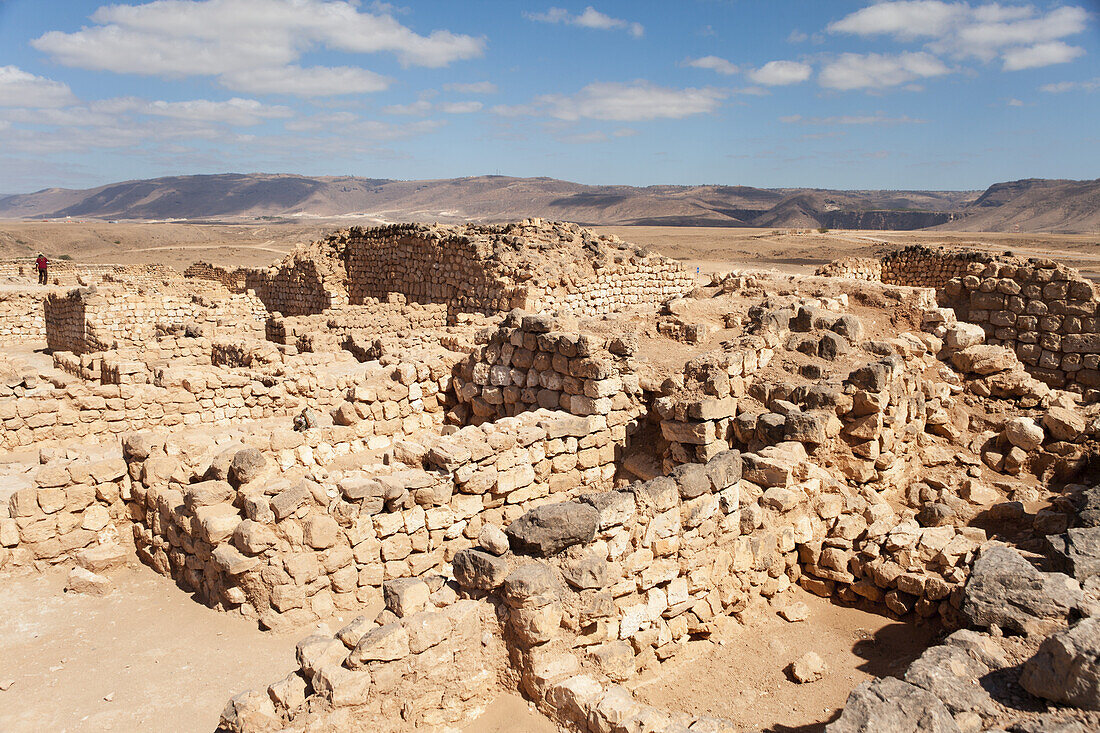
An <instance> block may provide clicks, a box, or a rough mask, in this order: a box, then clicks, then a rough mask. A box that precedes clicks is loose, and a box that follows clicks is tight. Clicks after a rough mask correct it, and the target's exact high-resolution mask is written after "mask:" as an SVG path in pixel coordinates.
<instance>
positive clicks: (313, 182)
mask: <svg viewBox="0 0 1100 733" xmlns="http://www.w3.org/2000/svg"><path fill="white" fill-rule="evenodd" d="M1098 202H1100V181H1017V182H1015V183H1002V184H996V185H994V186H992V187H990V188H989V190H987V191H986V192H984V193H981V192H978V191H831V190H821V189H764V188H752V187H748V186H647V187H635V186H589V185H584V184H579V183H571V182H569V181H561V180H557V179H553V178H510V177H506V176H477V177H472V178H453V179H441V180H424V181H395V180H388V179H374V178H354V177H329V176H325V177H307V176H297V175H269V174H234V173H227V174H220V175H207V176H174V177H169V178H156V179H152V180H143V181H126V182H123V183H112V184H109V185H106V186H100V187H98V188H92V189H87V190H72V189H60V188H50V189H45V190H43V191H38V192H36V193H29V194H18V195H13V196H3V197H0V218H5V219H13V218H18V219H58V218H65V217H72V218H81V219H101V220H114V219H119V220H122V219H126V220H143V221H148V220H165V219H171V220H190V221H204V220H205V221H211V220H240V219H257V218H263V217H270V218H277V219H287V218H296V219H298V220H308V219H311V218H335V217H348V218H356V219H374V220H378V221H439V222H463V221H488V222H492V221H508V220H515V219H522V218H526V217H528V216H541V217H546V218H551V219H564V220H569V221H576V222H580V223H582V224H604V225H609V224H619V225H625V224H642V225H660V226H752V227H768V228H780V229H789V228H808V227H813V228H816V227H822V226H824V227H828V228H846V229H848V228H850V229H922V228H927V227H933V226H940V227H942V228H947V229H964V230H979V229H985V230H988V231H1003V230H1009V229H1013V228H1015V227H1017V226H1018V227H1019V230H1020V231H1050V232H1067V233H1086V232H1090V231H1095V230H1097V229H1098V228H1100V206H1098V205H1097V204H1098Z"/></svg>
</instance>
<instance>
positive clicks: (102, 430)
mask: <svg viewBox="0 0 1100 733" xmlns="http://www.w3.org/2000/svg"><path fill="white" fill-rule="evenodd" d="M318 356H320V355H313V354H304V355H301V356H297V357H289V359H288V363H279V364H278V365H277V366H278V367H279V369H280V370H281V374H282V378H276V377H274V376H272V375H270V374H264V373H263V372H262V371H256V370H255V367H256V366H257V365H253V368H242V369H224V368H218V367H213V366H198V365H193V366H187V365H181V366H174V365H173V366H171V367H150V366H148V365H147V364H145V363H144V362H141V361H133V360H125V359H116V358H114V357H107V358H104V357H103V355H99V360H98V361H97V360H96V359H89V360H87V361H88V366H87V368H88V369H90V370H92V371H93V374H98V375H100V378H101V379H102V378H103V377H104V376H106V382H107V383H104V384H100V385H92V384H84V383H74V384H70V385H68V386H66V387H65V388H64V390H58V389H55V388H53V387H52V385H41V386H39V387H38V388H36V389H34V390H31V391H29V392H28V393H26V394H23V395H22V396H20V397H16V396H12V397H0V425H2V426H3V430H2V431H0V447H8V448H10V447H15V446H20V445H30V444H32V443H35V442H37V441H41V440H49V439H66V440H67V439H73V438H82V437H90V438H105V437H110V436H112V435H118V434H120V433H123V432H130V431H134V430H144V429H147V428H152V427H157V426H165V427H170V426H189V425H199V424H213V423H222V422H224V421H231V422H233V421H235V422H244V421H251V420H259V419H262V418H270V417H275V416H287V417H289V416H291V415H294V414H297V413H298V412H300V411H302V410H303V409H304V408H307V407H309V408H312V409H313V410H316V411H318V412H322V413H325V412H328V411H329V410H331V409H333V408H336V407H338V406H340V405H342V404H343V403H344V402H345V401H346V398H347V397H348V395H349V394H356V395H359V396H361V397H363V399H362V400H359V401H360V402H364V404H365V410H366V413H365V414H366V415H367V416H369V417H371V418H372V419H370V420H363V421H362V422H360V419H359V418H358V417H357V419H356V420H355V422H356V430H358V431H359V432H360V433H361V434H362V435H364V436H371V435H375V434H376V433H375V429H376V426H377V425H380V426H384V429H385V430H387V431H389V432H388V433H387V439H388V436H389V435H392V434H394V433H396V432H398V430H399V429H400V424H399V423H401V421H403V420H407V419H410V417H409V416H414V418H413V419H415V420H416V421H417V426H416V427H417V428H420V427H425V426H426V425H428V424H431V423H432V422H438V421H441V420H442V419H443V410H444V409H446V407H448V406H449V405H450V403H449V402H448V401H447V398H440V397H439V394H440V390H441V387H440V384H441V383H442V384H443V385H444V386H443V387H442V390H443V391H446V388H447V387H449V385H450V375H449V373H447V372H446V369H447V368H449V367H445V366H443V365H442V364H443V362H442V361H441V362H440V366H439V367H438V368H437V369H436V371H435V374H436V376H435V377H433V376H432V374H433V372H432V371H431V370H430V369H428V370H425V371H424V374H423V376H424V380H426V381H430V382H431V383H432V384H431V385H427V384H420V385H419V389H420V391H421V393H424V392H428V393H430V394H432V395H433V397H432V399H430V400H424V399H419V400H417V399H413V400H410V399H409V398H408V392H409V388H408V386H405V387H404V394H403V395H398V396H397V397H395V398H393V399H392V400H391V399H390V398H389V397H387V398H383V401H382V402H378V406H376V405H375V404H374V402H375V398H369V395H370V390H371V389H374V390H377V389H379V387H380V385H387V384H391V383H392V384H397V383H396V382H394V381H393V379H394V375H395V374H396V373H397V372H398V370H399V369H400V365H397V366H391V367H388V368H387V367H381V366H380V365H378V364H377V363H374V364H366V365H361V364H359V362H357V361H356V360H355V359H354V358H353V357H352V356H351V355H350V354H344V358H343V359H342V360H339V361H337V360H334V359H333V356H332V355H331V354H330V355H324V358H323V359H319V358H315V357H318ZM459 356H461V355H455V357H454V358H458V357H459ZM70 361H73V362H75V360H70ZM80 364H81V366H80V367H79V368H80V370H81V371H82V372H83V370H84V369H85V366H84V360H83V359H82V360H81V362H80ZM73 368H76V367H75V363H73ZM412 372H413V375H414V379H413V381H414V382H415V381H416V380H417V379H419V376H420V372H419V371H418V369H417V366H416V365H414V366H413V367H412ZM405 373H407V369H406V370H405ZM123 374H125V375H127V376H128V377H129V378H127V379H121V378H119V377H120V375H123ZM150 374H151V375H152V380H151V382H149V383H146V380H148V378H149V375H150ZM398 386H399V387H400V386H401V385H398ZM387 394H389V392H387ZM368 398H369V400H368ZM388 402H392V404H388ZM353 410H354V408H353ZM375 410H380V411H381V413H380V415H384V418H385V420H388V419H390V418H394V417H396V418H398V425H397V428H395V429H392V430H391V429H390V427H391V423H388V422H385V420H384V419H383V418H382V417H379V418H378V419H377V420H375V419H374V411H375ZM430 411H431V412H430ZM429 412H430V414H429ZM352 414H354V412H353V413H352ZM425 415H428V416H425ZM410 423H411V420H410ZM346 424H350V422H348V423H346Z"/></svg>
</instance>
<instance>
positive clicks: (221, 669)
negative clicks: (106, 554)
mask: <svg viewBox="0 0 1100 733" xmlns="http://www.w3.org/2000/svg"><path fill="white" fill-rule="evenodd" d="M65 577H66V574H65V571H64V569H61V568H58V569H54V570H51V571H50V572H47V573H44V574H42V575H33V576H24V577H17V578H8V579H5V581H4V583H3V587H4V593H2V594H0V649H3V650H4V653H3V655H0V681H4V680H14V683H13V684H12V685H11V687H10V688H9V689H8V690H7V691H6V692H0V730H4V731H8V732H9V733H17V732H20V731H28V732H30V731H59V732H60V731H92V730H97V731H135V730H142V731H150V732H152V731H165V732H168V731H212V730H214V728H215V727H216V726H217V723H218V716H219V714H220V713H221V711H222V708H223V707H224V706H225V703H226V701H227V700H228V699H229V698H230V697H231V696H232V695H234V694H235V693H237V692H239V691H241V690H243V689H246V688H248V687H261V686H265V687H266V685H267V684H269V683H271V682H274V681H275V680H277V679H279V678H280V677H282V676H283V675H286V674H287V673H288V672H290V671H291V669H292V668H293V667H294V645H295V644H296V643H297V642H298V640H299V638H301V636H302V634H297V633H296V634H289V635H278V634H271V633H263V632H261V631H260V630H259V629H258V628H257V627H256V625H255V624H254V623H251V622H249V621H247V620H245V619H243V618H240V617H239V616H238V617H233V616H230V615H228V614H225V613H219V612H217V611H214V610H211V609H209V608H207V607H205V606H203V605H201V604H199V603H197V602H195V601H193V600H192V599H191V597H190V596H189V595H188V594H186V593H184V592H182V591H181V590H179V589H178V588H177V587H176V586H175V584H173V583H172V582H171V581H169V580H168V579H166V578H163V577H161V576H159V575H157V574H156V573H154V572H152V571H151V570H149V569H148V568H130V569H126V570H121V571H118V572H117V573H115V574H113V576H112V578H113V579H114V581H115V583H116V586H117V587H116V589H115V590H114V591H113V592H112V593H110V594H109V595H107V596H104V597H102V598H95V597H91V596H84V595H74V594H70V593H65V592H64V591H63V589H64V586H65Z"/></svg>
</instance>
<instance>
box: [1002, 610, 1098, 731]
mask: <svg viewBox="0 0 1100 733" xmlns="http://www.w3.org/2000/svg"><path fill="white" fill-rule="evenodd" d="M1020 685H1021V686H1022V687H1023V688H1024V689H1025V690H1027V691H1028V692H1030V693H1031V694H1032V695H1035V696H1037V697H1042V698H1045V699H1047V700H1052V701H1054V702H1058V703H1066V704H1069V705H1074V706H1076V707H1079V708H1085V709H1088V710H1100V620H1097V619H1094V618H1087V619H1084V620H1083V621H1080V622H1079V623H1078V624H1077V625H1076V626H1074V627H1073V628H1071V629H1067V630H1066V631H1060V632H1058V633H1057V634H1054V635H1052V636H1050V637H1048V638H1047V639H1046V641H1044V642H1043V643H1042V645H1041V646H1040V647H1039V651H1037V652H1036V653H1035V656H1033V657H1032V658H1031V659H1029V660H1027V662H1025V663H1024V668H1023V670H1022V671H1021V673H1020Z"/></svg>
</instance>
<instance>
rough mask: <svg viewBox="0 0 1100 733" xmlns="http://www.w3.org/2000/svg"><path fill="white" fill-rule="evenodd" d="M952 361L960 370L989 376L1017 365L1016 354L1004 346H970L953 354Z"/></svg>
mask: <svg viewBox="0 0 1100 733" xmlns="http://www.w3.org/2000/svg"><path fill="white" fill-rule="evenodd" d="M951 363H952V364H953V365H954V366H955V368H956V369H958V370H959V371H960V372H965V373H967V374H980V375H982V376H987V375H989V374H996V373H997V372H1004V371H1007V370H1009V369H1011V368H1012V367H1013V366H1015V365H1016V363H1017V361H1016V355H1015V354H1014V353H1012V352H1011V351H1009V350H1008V349H1006V348H1004V347H1003V346H987V345H985V344H981V345H978V346H968V347H967V348H965V349H962V350H961V351H956V352H955V353H953V354H952V355H951Z"/></svg>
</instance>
